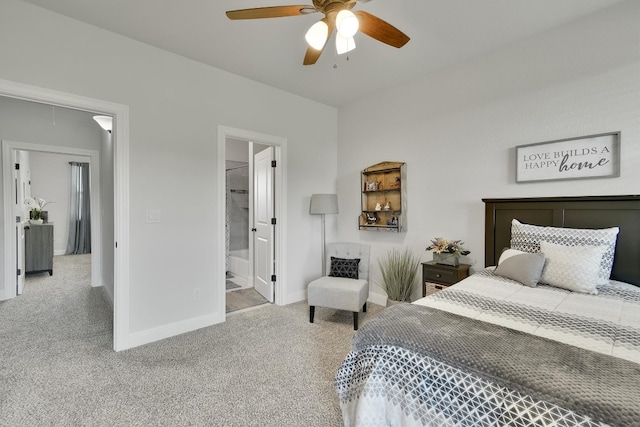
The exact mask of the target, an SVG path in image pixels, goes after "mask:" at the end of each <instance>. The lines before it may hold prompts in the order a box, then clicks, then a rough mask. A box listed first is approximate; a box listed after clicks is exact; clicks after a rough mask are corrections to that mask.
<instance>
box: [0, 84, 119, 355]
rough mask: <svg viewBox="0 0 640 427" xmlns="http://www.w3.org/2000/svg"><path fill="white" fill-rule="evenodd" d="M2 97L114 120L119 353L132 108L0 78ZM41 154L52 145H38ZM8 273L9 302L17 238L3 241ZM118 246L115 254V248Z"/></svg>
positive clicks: (6, 181)
mask: <svg viewBox="0 0 640 427" xmlns="http://www.w3.org/2000/svg"><path fill="white" fill-rule="evenodd" d="M0 96H4V97H7V98H17V99H21V100H26V101H32V102H35V103H39V104H43V105H49V106H52V107H65V108H70V109H75V110H80V111H85V112H90V113H94V114H104V115H109V116H112V117H113V119H114V128H113V131H112V135H113V147H112V149H113V151H112V153H113V155H112V156H113V158H112V159H113V162H112V168H113V169H112V170H113V184H114V188H113V197H112V201H113V205H114V209H113V212H114V214H113V230H114V231H113V235H112V236H110V237H112V240H111V241H113V242H114V245H113V246H111V248H110V249H111V250H113V251H114V253H113V268H112V270H113V288H112V289H113V321H114V326H113V348H114V350H116V351H120V350H124V349H127V348H129V347H130V346H131V345H130V342H129V341H130V333H129V190H128V188H129V110H128V107H127V106H124V105H120V104H114V103H111V102H106V101H101V100H97V99H91V98H86V97H82V96H77V95H72V94H68V93H63V92H57V91H53V90H50V89H44V88H40V87H36V86H30V85H25V84H21V83H16V82H11V81H7V80H0ZM40 148H41V149H42V150H43V151H47V150H49V149H50V147H49V146H44V147H40ZM10 153H11V148H10V146H9V145H8V144H3V172H2V178H3V179H2V180H3V194H4V198H3V205H4V206H3V211H4V224H3V236H11V235H12V234H13V233H14V232H15V221H11V219H12V211H13V205H12V204H11V203H6V202H4V200H6V198H7V195H8V194H11V182H12V174H11V172H12V169H11V168H8V167H6V163H5V159H8V158H9V157H10ZM3 240H4V245H3V254H4V256H3V258H4V265H3V267H4V274H3V277H2V279H3V281H2V283H1V284H0V299H7V298H9V297H10V296H11V294H12V289H15V287H14V283H15V282H14V273H15V269H14V267H15V266H16V260H15V253H16V248H15V245H16V240H15V239H12V238H3ZM114 246H115V247H117V250H114Z"/></svg>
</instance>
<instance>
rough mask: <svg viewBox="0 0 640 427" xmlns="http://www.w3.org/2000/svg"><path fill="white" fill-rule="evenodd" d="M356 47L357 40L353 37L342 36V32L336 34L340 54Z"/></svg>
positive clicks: (337, 49)
mask: <svg viewBox="0 0 640 427" xmlns="http://www.w3.org/2000/svg"><path fill="white" fill-rule="evenodd" d="M355 48H356V41H355V40H354V38H353V37H349V38H346V37H342V36H341V35H340V34H336V52H338V55H342V54H343V53H347V52H350V51H352V50H353V49H355Z"/></svg>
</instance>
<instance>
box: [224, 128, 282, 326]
mask: <svg viewBox="0 0 640 427" xmlns="http://www.w3.org/2000/svg"><path fill="white" fill-rule="evenodd" d="M273 153H274V148H273V147H272V146H269V145H263V144H258V143H254V142H252V141H244V140H239V139H235V138H229V139H227V141H226V160H225V166H226V171H225V172H226V173H225V177H226V184H225V192H226V194H225V203H226V213H225V216H226V218H225V223H226V230H225V240H226V248H225V249H226V251H225V256H226V259H225V263H226V270H225V272H226V281H225V283H226V312H227V313H230V312H234V311H238V310H242V309H246V308H250V307H255V306H258V305H262V304H266V303H267V302H273V301H274V284H273V281H272V280H271V279H272V274H273V271H274V266H273V264H274V259H273V247H274V242H275V239H274V229H275V226H276V225H274V224H271V218H272V217H273V211H274V209H273V201H274V200H275V197H274V188H273V182H274V180H273V174H274V168H273V167H272V165H271V160H272V159H273ZM262 217H264V218H262Z"/></svg>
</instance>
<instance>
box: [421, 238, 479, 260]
mask: <svg viewBox="0 0 640 427" xmlns="http://www.w3.org/2000/svg"><path fill="white" fill-rule="evenodd" d="M463 244H464V242H463V241H462V240H451V241H448V240H446V239H443V238H442V237H436V238H435V239H433V240H431V245H429V246H428V247H427V249H426V250H427V251H433V260H434V261H435V262H437V263H438V264H445V265H452V266H457V265H460V257H461V256H463V255H469V254H470V253H471V251H468V250H466V249H465V248H463V247H462V245H463Z"/></svg>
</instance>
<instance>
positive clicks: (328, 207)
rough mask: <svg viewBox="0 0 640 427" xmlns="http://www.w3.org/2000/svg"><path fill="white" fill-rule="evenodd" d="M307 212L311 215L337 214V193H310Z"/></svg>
mask: <svg viewBox="0 0 640 427" xmlns="http://www.w3.org/2000/svg"><path fill="white" fill-rule="evenodd" d="M309 213H310V214H312V215H321V214H337V213H338V195H337V194H312V195H311V204H310V206H309Z"/></svg>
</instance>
